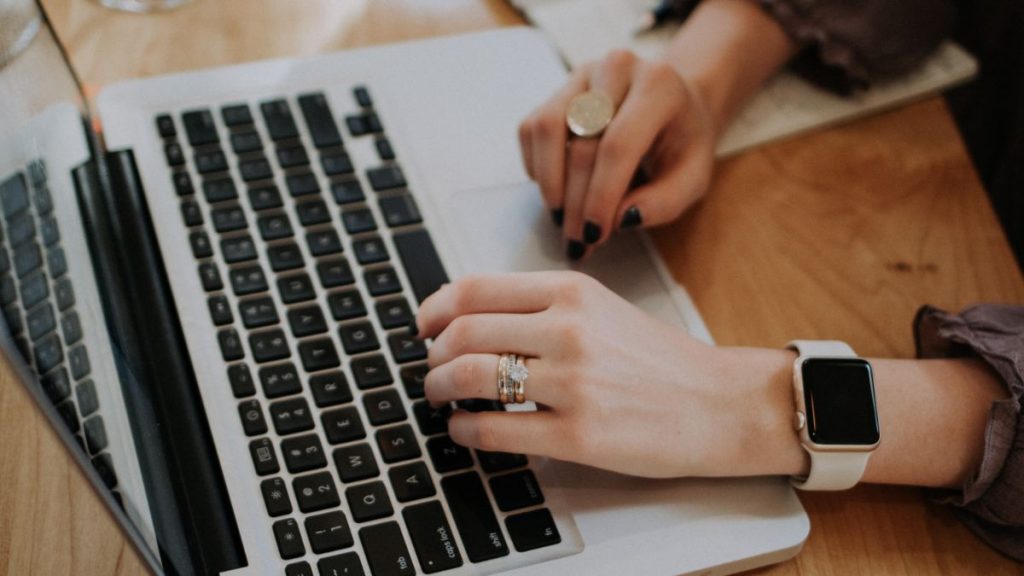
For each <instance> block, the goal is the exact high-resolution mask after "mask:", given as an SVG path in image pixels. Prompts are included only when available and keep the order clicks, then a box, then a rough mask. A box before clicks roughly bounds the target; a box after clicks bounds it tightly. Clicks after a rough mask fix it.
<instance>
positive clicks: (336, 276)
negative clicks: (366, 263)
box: [316, 258, 358, 294]
mask: <svg viewBox="0 0 1024 576" xmlns="http://www.w3.org/2000/svg"><path fill="white" fill-rule="evenodd" d="M316 272H317V274H318V275H319V276H320V283H321V284H323V286H324V288H334V287H336V286H348V285H349V284H352V283H353V282H355V281H356V278H355V276H354V275H353V274H352V267H351V266H349V264H348V260H346V259H345V258H330V259H328V260H323V261H321V262H319V263H317V265H316ZM356 294H358V292H356Z"/></svg>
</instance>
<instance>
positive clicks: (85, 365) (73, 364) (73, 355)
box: [68, 346, 92, 380]
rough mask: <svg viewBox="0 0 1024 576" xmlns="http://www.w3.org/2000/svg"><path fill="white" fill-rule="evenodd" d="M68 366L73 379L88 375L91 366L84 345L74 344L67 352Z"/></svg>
mask: <svg viewBox="0 0 1024 576" xmlns="http://www.w3.org/2000/svg"><path fill="white" fill-rule="evenodd" d="M68 367H69V368H70V369H71V377H72V378H74V379H75V380H81V379H82V378H84V377H85V376H88V375H89V371H90V370H92V367H91V366H90V364H89V353H88V352H86V351H85V346H76V347H74V348H72V349H71V351H70V352H68Z"/></svg>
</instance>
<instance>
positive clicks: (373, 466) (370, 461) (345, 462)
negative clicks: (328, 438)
mask: <svg viewBox="0 0 1024 576" xmlns="http://www.w3.org/2000/svg"><path fill="white" fill-rule="evenodd" d="M334 465H335V466H336V467H337V468H338V476H339V477H340V478H341V481H342V482H345V483H346V484H348V483H350V482H358V481H359V480H366V479H367V478H375V477H377V475H378V474H380V469H379V468H378V467H377V459H376V458H375V457H374V456H373V449H372V448H370V445H369V444H354V445H352V446H344V447H342V448H338V449H337V450H335V451H334Z"/></svg>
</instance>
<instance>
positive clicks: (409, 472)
mask: <svg viewBox="0 0 1024 576" xmlns="http://www.w3.org/2000/svg"><path fill="white" fill-rule="evenodd" d="M388 478H390V479H391V488H392V489H394V491H395V498H398V501H399V502H412V501H413V500H419V499H421V498H429V497H431V496H433V495H434V494H437V490H436V489H435V488H434V481H433V480H431V479H430V472H429V471H428V470H427V466H426V465H425V464H424V463H423V462H413V463H412V464H404V465H402V466H395V467H394V468H392V469H391V470H390V471H388Z"/></svg>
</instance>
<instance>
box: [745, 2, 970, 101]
mask: <svg viewBox="0 0 1024 576" xmlns="http://www.w3.org/2000/svg"><path fill="white" fill-rule="evenodd" d="M757 1H758V2H760V4H761V5H762V6H764V8H765V9H766V10H767V11H768V12H769V13H770V14H771V15H772V16H774V17H775V19H776V20H777V21H778V22H779V24H781V25H782V27H783V28H784V29H785V30H786V32H787V33H788V34H789V35H790V37H792V38H793V39H794V40H796V41H797V42H799V43H800V44H802V45H805V46H806V47H807V48H806V49H805V50H804V51H803V52H802V53H801V55H800V56H798V57H797V58H796V59H795V60H794V62H793V66H794V68H795V70H796V71H797V72H799V73H800V74H802V75H803V76H806V77H808V78H809V79H810V80H812V81H814V82H816V83H817V84H819V85H822V86H824V87H825V88H827V89H830V90H833V91H836V92H840V93H849V92H853V91H856V90H858V89H863V88H866V87H867V86H868V85H869V84H870V82H871V81H874V80H879V79H884V78H886V77H888V76H894V75H898V74H901V73H903V72H906V71H908V70H910V69H911V68H913V67H914V66H915V65H917V64H918V63H920V62H921V61H922V60H923V59H924V58H925V57H927V56H928V55H930V54H931V53H932V52H933V51H934V50H935V49H936V48H937V47H938V46H939V44H940V43H941V42H942V41H943V40H944V39H945V38H946V37H948V36H949V34H950V33H951V32H952V29H953V22H954V18H955V15H956V10H955V7H954V5H953V2H952V0H757Z"/></svg>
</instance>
